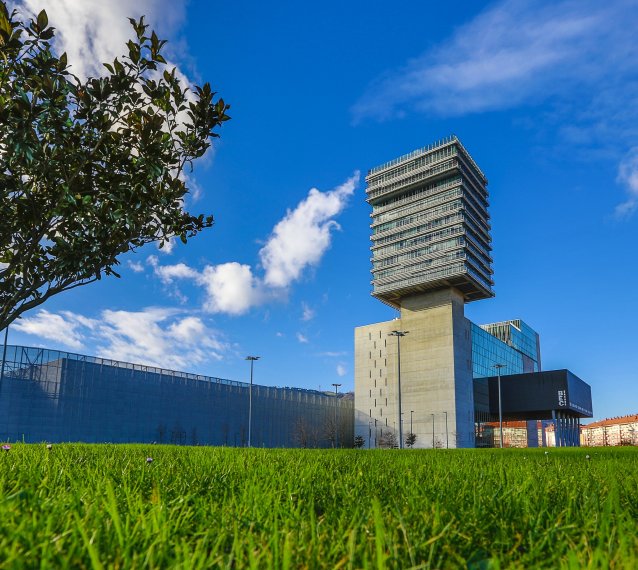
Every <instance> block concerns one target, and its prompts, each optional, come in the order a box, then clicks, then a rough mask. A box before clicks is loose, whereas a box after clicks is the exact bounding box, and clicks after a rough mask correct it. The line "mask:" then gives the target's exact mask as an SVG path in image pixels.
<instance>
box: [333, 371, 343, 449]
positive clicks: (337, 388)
mask: <svg viewBox="0 0 638 570" xmlns="http://www.w3.org/2000/svg"><path fill="white" fill-rule="evenodd" d="M332 385H333V386H334V387H335V448H337V447H339V430H338V429H337V398H338V394H337V392H338V390H339V386H341V384H335V383H333V384H332Z"/></svg>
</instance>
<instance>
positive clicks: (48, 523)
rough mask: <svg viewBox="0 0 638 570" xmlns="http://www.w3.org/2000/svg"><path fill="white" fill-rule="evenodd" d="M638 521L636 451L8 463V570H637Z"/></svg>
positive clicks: (18, 456)
mask: <svg viewBox="0 0 638 570" xmlns="http://www.w3.org/2000/svg"><path fill="white" fill-rule="evenodd" d="M587 454H589V455H590V456H591V458H590V459H586V455H587ZM146 457H152V458H153V462H152V463H151V464H147V463H146ZM637 521H638V449H632V448H615V449H614V448H607V449H571V450H550V451H549V454H547V455H546V454H545V452H544V450H505V451H500V450H458V451H455V450H449V451H447V450H429V451H425V450H424V451H416V450H415V451H408V450H406V451H402V452H401V451H396V450H395V451H364V450H360V451H357V450H343V451H329V450H261V449H252V450H250V449H232V448H204V447H172V446H151V445H119V446H118V445H54V446H53V449H52V450H50V451H48V450H47V449H46V448H45V446H44V445H20V444H16V445H13V447H12V449H11V450H10V451H8V452H2V451H0V568H23V567H24V568H35V567H40V568H52V567H80V568H147V567H168V566H179V567H184V568H209V567H222V568H277V569H280V568H281V569H285V568H303V567H307V568H375V569H379V568H386V567H387V568H411V567H414V568H467V567H469V568H472V569H483V568H512V567H513V568H517V567H519V568H534V567H543V568H559V567H565V568H584V567H590V568H607V567H615V568H637V567H638V522H637Z"/></svg>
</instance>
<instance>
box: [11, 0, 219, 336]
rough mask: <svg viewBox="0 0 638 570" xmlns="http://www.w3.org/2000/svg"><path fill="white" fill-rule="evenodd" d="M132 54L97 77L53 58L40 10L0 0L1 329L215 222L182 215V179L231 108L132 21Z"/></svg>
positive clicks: (49, 34) (50, 33)
mask: <svg viewBox="0 0 638 570" xmlns="http://www.w3.org/2000/svg"><path fill="white" fill-rule="evenodd" d="M130 22H131V24H132V26H133V30H134V32H135V39H132V40H130V41H129V42H128V44H127V47H128V55H125V56H123V57H121V58H119V59H118V58H116V59H115V60H114V61H113V62H112V63H110V64H104V66H105V68H106V70H107V71H108V73H107V74H106V75H105V76H104V77H101V78H88V79H86V80H81V79H79V78H78V77H75V76H74V75H73V74H72V73H71V71H70V69H69V64H68V62H67V56H66V54H64V53H63V54H61V55H59V56H58V55H56V54H55V53H54V52H53V51H52V47H51V40H52V38H53V37H54V28H52V27H50V26H49V25H48V18H47V15H46V12H45V11H44V10H43V11H42V12H40V14H39V15H38V16H37V18H36V19H35V20H31V21H30V22H26V21H25V22H23V21H21V20H19V19H18V16H17V12H15V11H14V12H13V13H12V14H9V12H8V10H7V8H6V5H5V3H4V2H3V1H2V0H0V329H3V328H5V327H6V326H8V325H9V324H10V323H11V322H12V321H13V320H15V319H16V318H18V317H19V316H20V315H21V314H22V313H23V312H25V311H27V310H29V309H32V308H33V307H36V306H38V305H40V304H41V303H43V302H45V301H46V300H47V299H49V298H50V297H51V296H52V295H55V294H57V293H60V292H62V291H67V290H69V289H72V288H74V287H78V286H80V285H85V284H87V283H91V282H93V281H96V280H98V279H101V278H102V276H108V275H114V276H118V277H119V275H118V274H117V272H116V267H117V265H118V264H119V262H118V256H120V255H121V254H123V253H125V252H127V251H130V250H134V249H136V248H138V247H141V246H142V245H144V244H146V243H149V242H159V245H160V247H162V246H163V245H164V244H165V243H166V241H167V240H169V239H171V238H172V237H178V238H179V239H181V240H182V242H184V243H186V241H187V240H188V238H190V237H192V236H194V235H196V234H197V233H198V232H200V231H201V230H203V229H204V228H208V227H210V226H212V224H213V218H212V216H204V215H198V216H195V215H191V214H190V213H188V212H187V211H185V209H184V199H185V196H186V195H187V193H188V188H187V186H186V184H185V181H184V179H185V173H186V172H187V171H188V169H192V164H193V161H194V160H195V159H197V158H199V157H201V156H202V155H203V154H204V153H205V152H206V150H207V149H208V148H209V147H210V144H211V138H214V137H217V136H219V135H218V134H217V133H215V132H214V129H215V128H216V127H219V126H221V124H222V123H223V122H224V121H226V120H228V119H229V117H228V115H227V114H226V111H227V110H228V109H229V106H228V105H226V104H225V103H224V101H223V99H221V98H216V93H215V92H213V91H212V90H211V87H210V85H209V84H208V83H206V84H204V85H203V86H201V87H198V86H195V87H194V88H193V89H192V90H190V89H188V88H186V87H183V86H182V85H181V84H180V81H179V79H178V77H177V75H176V71H175V69H174V68H173V69H169V68H168V65H167V63H166V60H165V59H164V57H163V56H162V54H161V50H162V48H163V46H164V44H165V41H164V40H160V39H159V38H158V37H157V35H156V34H155V32H152V33H151V34H150V36H149V35H147V28H148V26H146V25H145V24H144V18H143V17H142V18H140V20H139V21H135V20H132V19H131V20H130Z"/></svg>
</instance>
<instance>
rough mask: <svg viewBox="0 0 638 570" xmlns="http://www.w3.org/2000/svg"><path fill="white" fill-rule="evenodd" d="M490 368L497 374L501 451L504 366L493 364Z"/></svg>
mask: <svg viewBox="0 0 638 570" xmlns="http://www.w3.org/2000/svg"><path fill="white" fill-rule="evenodd" d="M492 368H496V373H497V374H498V429H499V431H500V432H501V433H500V436H501V449H503V407H502V403H501V368H505V364H495V365H494V366H492Z"/></svg>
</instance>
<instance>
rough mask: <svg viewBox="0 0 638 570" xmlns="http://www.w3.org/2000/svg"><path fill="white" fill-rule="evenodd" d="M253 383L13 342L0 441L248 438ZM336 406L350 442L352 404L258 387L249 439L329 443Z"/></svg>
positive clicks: (0, 410) (229, 441)
mask: <svg viewBox="0 0 638 570" xmlns="http://www.w3.org/2000/svg"><path fill="white" fill-rule="evenodd" d="M248 394H249V385H248V384H247V383H244V382H235V381H232V380H225V379H221V378H212V377H207V376H200V375H195V374H187V373H183V372H175V371H171V370H162V369H159V368H153V367H148V366H141V365H134V364H128V363H123V362H117V361H111V360H104V359H100V358H93V357H89V356H81V355H77V354H70V353H66V352H60V351H54V350H46V349H38V348H27V347H21V346H9V347H8V350H7V358H6V363H5V371H4V377H3V378H2V384H1V385H0V439H1V440H4V441H6V440H10V441H15V440H24V441H27V442H37V441H51V442H59V441H84V442H113V443H124V442H157V443H176V444H184V445H198V444H202V445H231V446H242V445H246V442H247V437H248ZM335 413H336V418H337V426H338V439H339V441H340V444H344V443H345V444H346V445H347V446H351V445H352V441H353V417H354V406H353V401H352V400H349V399H347V398H339V399H335V397H334V396H331V395H327V394H324V393H323V392H317V391H312V390H301V389H296V388H275V387H269V386H259V385H254V386H253V419H252V445H253V446H258V447H261V446H264V447H299V446H312V447H315V446H317V447H328V446H330V445H332V440H333V439H334V425H335Z"/></svg>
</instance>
